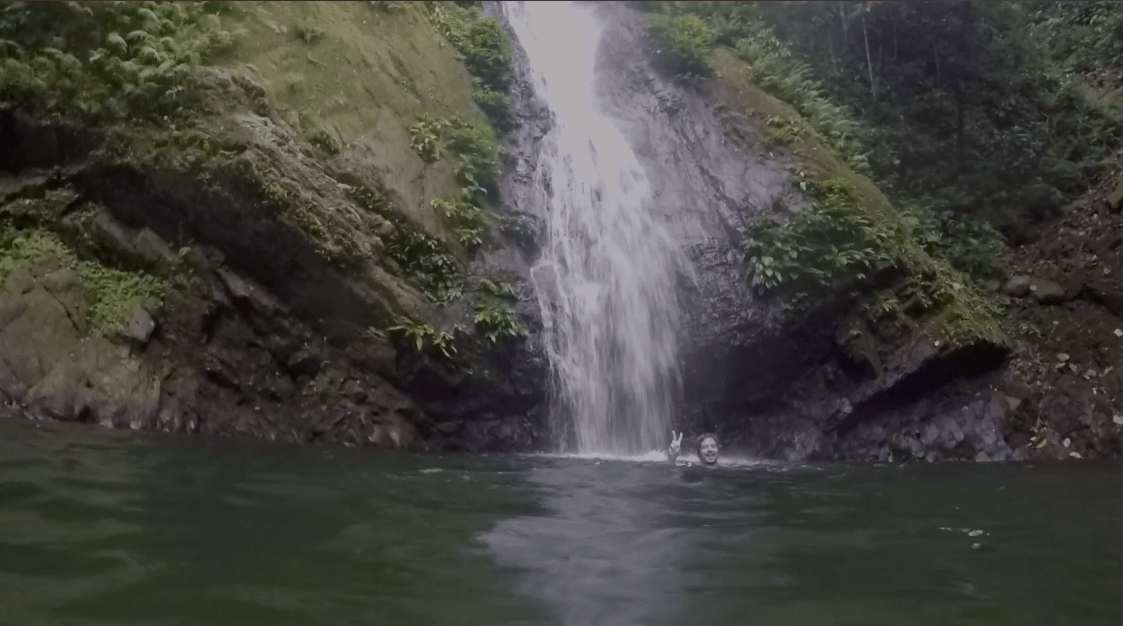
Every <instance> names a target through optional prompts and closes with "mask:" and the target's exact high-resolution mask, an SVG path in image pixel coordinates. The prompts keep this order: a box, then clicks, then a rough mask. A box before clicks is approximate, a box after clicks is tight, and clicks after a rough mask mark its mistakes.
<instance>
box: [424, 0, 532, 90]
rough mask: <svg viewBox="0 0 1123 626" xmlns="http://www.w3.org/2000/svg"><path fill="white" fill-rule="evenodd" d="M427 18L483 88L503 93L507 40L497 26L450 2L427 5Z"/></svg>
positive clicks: (506, 75) (508, 56) (507, 73)
mask: <svg viewBox="0 0 1123 626" xmlns="http://www.w3.org/2000/svg"><path fill="white" fill-rule="evenodd" d="M426 4H427V6H428V8H429V15H430V18H431V19H432V21H433V23H434V25H435V26H436V27H437V30H438V31H439V32H440V33H441V35H443V36H444V38H445V39H447V40H448V42H449V43H450V44H452V47H453V48H455V49H456V51H457V52H458V53H459V54H460V56H461V58H462V59H463V60H464V66H465V67H466V68H467V69H468V72H469V73H470V74H472V75H473V76H477V77H479V78H480V80H481V81H483V86H484V87H485V88H487V89H492V90H495V91H500V92H503V91H506V90H507V87H508V86H509V85H510V83H511V60H512V58H513V57H514V52H513V50H512V47H511V38H510V36H509V35H507V31H506V30H504V29H503V26H502V25H501V24H499V22H497V21H495V20H494V19H492V18H485V17H483V14H482V12H481V11H480V8H479V6H475V5H469V6H460V5H458V4H457V3H454V2H429V3H426Z"/></svg>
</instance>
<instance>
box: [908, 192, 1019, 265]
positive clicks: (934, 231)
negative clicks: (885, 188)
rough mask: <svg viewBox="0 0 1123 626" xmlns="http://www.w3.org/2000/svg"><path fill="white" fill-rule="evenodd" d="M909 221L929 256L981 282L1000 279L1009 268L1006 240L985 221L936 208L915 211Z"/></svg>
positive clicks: (1008, 252)
mask: <svg viewBox="0 0 1123 626" xmlns="http://www.w3.org/2000/svg"><path fill="white" fill-rule="evenodd" d="M905 219H906V220H908V223H909V224H910V225H914V227H915V233H916V237H917V239H918V240H919V241H920V243H921V245H922V246H923V247H924V249H925V250H926V251H927V252H928V253H929V254H932V255H933V256H938V257H942V258H945V259H947V260H948V262H949V263H951V265H952V267H954V268H955V269H957V270H959V271H961V272H963V273H965V274H967V275H968V276H971V277H972V278H974V279H975V280H977V281H983V280H987V279H995V278H999V277H1001V276H1002V275H1003V274H1004V272H1005V269H1006V268H1007V267H1008V265H1009V262H1010V259H1009V257H1010V250H1009V248H1008V247H1007V246H1006V242H1005V240H1004V239H1003V237H1002V235H1001V234H1000V233H999V232H998V231H997V230H995V229H994V227H992V226H991V225H990V223H988V222H986V221H984V220H982V219H979V218H977V217H970V216H968V217H963V216H957V215H955V214H953V213H951V212H950V211H947V210H946V209H941V208H932V207H923V208H916V209H913V211H912V215H911V216H908V217H906V218H905Z"/></svg>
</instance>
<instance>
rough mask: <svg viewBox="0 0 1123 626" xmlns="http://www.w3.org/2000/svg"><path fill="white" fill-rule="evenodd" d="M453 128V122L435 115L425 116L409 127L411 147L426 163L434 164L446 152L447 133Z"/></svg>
mask: <svg viewBox="0 0 1123 626" xmlns="http://www.w3.org/2000/svg"><path fill="white" fill-rule="evenodd" d="M451 128H452V121H451V120H448V119H445V118H442V117H437V116H434V115H427V114H423V115H421V116H420V117H418V118H417V121H416V122H414V123H413V124H411V125H410V126H409V147H411V148H413V149H414V151H415V152H417V154H418V155H419V156H420V157H421V160H423V161H425V162H426V163H434V162H436V161H437V160H438V159H440V158H441V154H442V152H443V151H444V136H445V133H446V132H447V131H448V130H449V129H451Z"/></svg>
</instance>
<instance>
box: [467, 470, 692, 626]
mask: <svg viewBox="0 0 1123 626" xmlns="http://www.w3.org/2000/svg"><path fill="white" fill-rule="evenodd" d="M610 467H611V470H609V471H606V469H608V468H605V467H602V466H600V465H595V464H592V463H585V464H581V465H568V466H562V467H543V468H537V469H534V470H531V471H530V472H529V473H528V479H529V480H530V481H531V483H533V484H535V485H536V486H537V487H538V488H539V489H540V490H541V491H542V492H543V495H544V505H545V507H546V509H547V513H546V514H545V515H542V514H538V515H527V516H521V517H514V518H511V519H508V520H504V521H501V522H499V523H498V524H497V525H496V526H495V528H494V529H493V530H491V531H490V532H488V533H485V534H484V535H483V536H482V540H483V541H484V542H485V543H486V544H487V545H488V547H489V548H491V550H492V551H493V552H494V554H495V557H496V559H497V560H498V562H500V563H501V564H503V565H507V566H511V567H515V568H519V569H521V570H523V571H525V572H527V574H526V575H525V576H524V577H523V580H522V581H521V583H520V587H519V588H520V591H522V592H524V593H527V594H529V595H530V596H532V597H535V598H539V599H541V600H543V601H544V602H545V604H546V605H548V606H549V607H551V608H552V609H553V611H554V612H555V613H556V614H557V615H558V616H560V617H561V620H562V623H564V624H567V625H570V624H572V625H578V624H604V625H605V626H610V625H613V626H614V625H624V624H651V625H652V626H654V625H656V624H676V623H682V622H681V620H682V618H683V616H682V615H681V611H680V609H681V597H682V595H683V589H682V581H681V579H680V577H679V576H678V571H679V570H680V569H681V565H682V557H683V556H684V553H685V552H686V551H687V550H688V549H689V541H688V537H687V532H686V531H685V529H682V528H678V527H677V525H676V524H675V517H676V513H677V512H676V510H675V505H676V504H678V503H680V502H681V501H680V500H679V499H677V498H676V495H677V494H675V493H673V492H672V489H671V488H672V487H673V485H674V482H675V481H674V480H673V479H672V473H673V472H674V469H675V468H672V467H670V466H662V467H659V469H658V470H656V471H654V472H653V471H652V469H653V468H651V467H645V466H642V465H639V464H635V463H625V462H615V463H612V464H611V466H610Z"/></svg>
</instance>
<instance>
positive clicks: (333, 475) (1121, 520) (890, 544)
mask: <svg viewBox="0 0 1123 626" xmlns="http://www.w3.org/2000/svg"><path fill="white" fill-rule="evenodd" d="M969 531H982V534H978V533H976V536H970V535H969V534H968V533H969ZM976 543H978V544H980V545H979V546H978V547H973V544H976ZM1121 592H1123V466H1119V465H1098V466H1097V465H1063V466H1038V467H1033V466H1028V465H1006V466H998V465H988V466H982V465H940V466H915V467H903V468H902V467H895V466H841V465H835V466H818V467H794V468H783V467H740V468H719V469H716V470H707V469H703V468H698V467H694V468H671V467H668V466H665V465H662V464H652V463H648V464H645V463H636V462H628V461H606V462H602V463H599V464H598V463H595V462H592V461H587V460H579V459H557V458H541V457H467V456H456V457H443V458H442V457H437V456H412V455H401V454H398V455H395V454H385V453H376V452H373V451H364V450H351V449H337V448H332V449H327V448H311V447H305V448H301V447H291V446H279V445H265V444H255V443H246V442H235V441H226V440H206V439H200V438H182V437H157V436H147V437H138V436H135V435H131V434H127V433H117V432H106V431H92V430H88V429H85V428H70V427H51V428H47V427H44V428H41V429H40V428H35V427H34V426H32V425H29V424H23V423H10V422H0V625H3V626H46V625H50V626H61V625H82V626H87V625H89V626H94V625H97V626H108V625H114V626H119V625H126V624H128V625H132V624H136V625H146V626H148V625H151V626H170V625H177V626H178V625H196V624H198V625H204V624H206V625H238V626H251V625H258V624H260V625H268V626H282V625H288V624H293V625H297V624H301V625H303V624H308V625H325V626H326V625H332V626H334V625H344V624H347V625H351V624H364V625H366V624H372V625H382V624H387V625H393V624H403V625H407V624H408V625H424V624H434V625H438V624H439V625H456V626H461V625H474V624H481V625H483V624H486V625H506V624H511V625H515V624H518V625H528V626H529V625H547V624H549V625H552V624H559V625H560V624H564V625H567V626H576V625H590V626H592V625H596V626H616V625H621V626H623V625H637V626H649V625H650V626H656V625H664V624H684V625H685V624H713V625H726V624H729V625H736V626H741V625H744V626H749V625H760V626H797V625H798V626H823V625H844V624H845V625H854V626H876V625H880V624H886V625H893V626H899V625H905V624H908V625H914V626H929V625H941V626H942V625H946V624H955V625H986V626H1012V625H1037V624H1040V625H1042V626H1045V625H1048V626H1063V625H1067V624H1073V625H1076V624H1080V625H1085V624H1105V625H1106V624H1111V625H1113V626H1117V625H1119V624H1123V594H1121Z"/></svg>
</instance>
